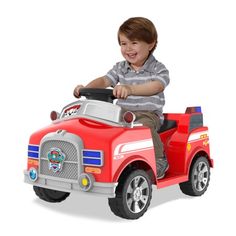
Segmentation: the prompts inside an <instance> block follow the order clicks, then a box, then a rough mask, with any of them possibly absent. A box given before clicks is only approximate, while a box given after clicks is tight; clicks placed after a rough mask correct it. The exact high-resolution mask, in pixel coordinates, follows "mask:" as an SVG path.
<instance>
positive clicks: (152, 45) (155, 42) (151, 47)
mask: <svg viewBox="0 0 236 236" xmlns="http://www.w3.org/2000/svg"><path fill="white" fill-rule="evenodd" d="M156 44H157V41H154V42H153V43H150V45H149V51H152V49H153V48H154V47H155V45H156Z"/></svg>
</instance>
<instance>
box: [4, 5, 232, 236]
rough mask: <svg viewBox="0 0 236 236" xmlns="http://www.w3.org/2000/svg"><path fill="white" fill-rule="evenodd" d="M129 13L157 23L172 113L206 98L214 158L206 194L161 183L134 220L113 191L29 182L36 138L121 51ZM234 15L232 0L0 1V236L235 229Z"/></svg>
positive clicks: (204, 106)
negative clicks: (62, 197) (121, 30)
mask: <svg viewBox="0 0 236 236" xmlns="http://www.w3.org/2000/svg"><path fill="white" fill-rule="evenodd" d="M132 16H144V17H147V18H149V19H150V20H152V21H153V23H154V24H155V25H156V28H157V30H158V33H159V44H158V47H157V49H156V51H155V53H154V54H155V56H156V58H157V59H158V60H159V61H161V62H163V63H164V64H165V65H166V67H167V68H168V69H169V71H170V77H171V83H170V85H169V87H168V88H167V89H166V100H167V102H166V106H165V112H184V110H185V107H186V106H193V105H201V106H202V110H203V112H204V122H205V124H206V125H208V126H209V132H210V138H211V140H210V141H211V154H212V158H214V160H215V168H214V169H212V175H211V182H210V186H209V189H208V191H207V192H206V193H205V195H203V196H202V197H199V198H192V197H187V196H185V195H183V194H182V193H181V192H180V190H179V188H178V186H172V187H169V188H165V189H160V190H156V189H154V192H153V199H152V202H151V206H150V208H149V210H148V211H147V212H146V214H145V215H144V216H143V217H142V218H140V219H139V220H136V221H130V220H123V219H121V218H118V217H116V216H114V215H113V214H112V213H111V211H110V209H109V207H108V204H107V199H106V198H100V197H94V196H87V195H85V194H72V195H71V196H70V197H69V198H68V199H67V200H66V201H64V202H63V203H61V204H49V203H46V202H42V201H40V200H39V199H37V197H36V196H35V195H34V193H33V191H32V188H31V186H29V185H26V184H24V183H23V170H24V169H25V167H26V155H27V145H28V139H29V136H30V134H31V133H32V132H34V131H35V130H37V129H39V128H41V127H43V126H45V125H47V124H49V123H50V119H49V113H50V111H51V110H54V109H55V110H59V111H60V109H61V108H62V107H63V106H64V105H66V104H67V103H70V102H72V101H74V100H75V99H74V98H73V96H72V92H73V89H74V87H75V86H76V85H77V84H86V83H87V82H89V81H90V80H92V79H94V78H96V77H98V76H101V75H104V74H105V73H106V72H107V71H108V70H109V69H110V68H111V67H112V66H113V64H115V63H116V62H117V61H120V60H122V59H123V58H122V57H121V54H120V51H119V46H118V43H117V30H118V27H119V26H120V24H121V23H123V21H125V20H126V19H127V18H129V17H132ZM235 22H236V15H235V6H234V5H233V1H230V0H224V1H217V0H215V1H210V0H209V1H206V0H204V1H199V0H198V1H187V0H186V1H184V0H178V1H174V0H173V1H170V0H169V1H168V0H163V1H159V0H145V1H144V0H142V1H139V0H135V1H132V0H129V1H128V0H126V1H121V0H120V1H112V0H109V1H105V0H94V1H92V0H86V1H59V0H58V1H51V0H47V1H44V0H41V1H33V0H29V1H25V0H21V1H11V0H8V1H0V96H1V97H0V102H1V118H0V119H1V129H0V130H1V131H0V132H1V143H0V147H1V151H0V153H1V163H0V177H1V178H0V181H1V194H0V198H1V199H0V209H1V221H0V222H1V223H0V224H1V227H0V234H1V235H3V233H2V232H3V231H5V233H4V235H12V234H13V233H15V234H16V233H17V234H18V235H43V234H44V235H54V234H55V235H56V234H57V235H69V234H76V235H79V234H80V235H81V234H82V232H83V233H86V234H88V235H148V234H149V235H151V234H153V235H154V234H155V235H166V234H167V235H189V234H190V235H198V236H199V235H209V234H211V235H214V234H215V233H219V234H224V235H233V234H235V226H234V225H233V224H234V223H235V219H234V218H235V217H234V213H235V210H236V207H235V197H234V193H233V190H234V188H235V164H236V162H235V150H234V147H235V135H234V133H235V131H236V130H235V106H234V101H235V98H236V96H235V84H234V83H233V81H234V80H235V76H236V73H235V61H236V60H235V59H236V58H235V55H236V46H235V44H236V33H235ZM231 213H232V214H233V216H230V214H231ZM230 232H231V233H230Z"/></svg>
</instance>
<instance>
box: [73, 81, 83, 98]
mask: <svg viewBox="0 0 236 236" xmlns="http://www.w3.org/2000/svg"><path fill="white" fill-rule="evenodd" d="M81 88H84V86H83V85H81V84H80V85H77V86H76V87H75V89H74V96H75V97H76V98H80V94H79V90H80V89H81Z"/></svg>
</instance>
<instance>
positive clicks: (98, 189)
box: [24, 170, 118, 198]
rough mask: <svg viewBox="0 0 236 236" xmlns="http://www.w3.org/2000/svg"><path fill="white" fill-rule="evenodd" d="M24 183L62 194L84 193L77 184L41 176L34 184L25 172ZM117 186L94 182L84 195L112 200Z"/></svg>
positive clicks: (115, 184)
mask: <svg viewBox="0 0 236 236" xmlns="http://www.w3.org/2000/svg"><path fill="white" fill-rule="evenodd" d="M24 182H25V183H28V184H31V185H34V186H38V187H42V188H48V189H53V190H58V191H63V192H74V191H75V192H78V191H81V192H84V191H82V190H81V189H80V186H79V183H74V182H73V183H68V182H63V181H59V180H54V179H47V178H44V177H42V176H40V177H39V178H38V179H37V180H36V181H35V182H32V181H31V180H30V179H29V172H28V171H27V170H25V171H24ZM117 185H118V183H117V182H116V183H105V182H94V183H93V186H92V188H91V190H89V191H87V192H86V193H93V194H96V195H100V196H105V197H109V198H114V197H115V191H116V186H117Z"/></svg>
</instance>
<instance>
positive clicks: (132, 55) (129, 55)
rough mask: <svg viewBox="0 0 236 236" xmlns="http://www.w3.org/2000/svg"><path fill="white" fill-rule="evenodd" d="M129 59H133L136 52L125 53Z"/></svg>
mask: <svg viewBox="0 0 236 236" xmlns="http://www.w3.org/2000/svg"><path fill="white" fill-rule="evenodd" d="M126 55H127V56H128V57H129V58H130V59H134V58H135V57H136V56H137V53H127V54H126Z"/></svg>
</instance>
